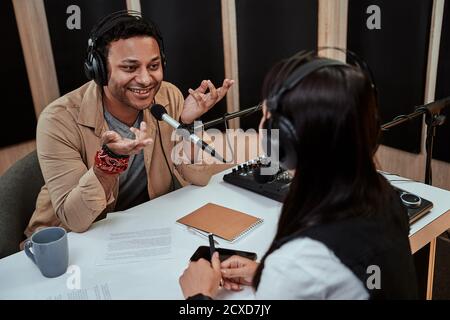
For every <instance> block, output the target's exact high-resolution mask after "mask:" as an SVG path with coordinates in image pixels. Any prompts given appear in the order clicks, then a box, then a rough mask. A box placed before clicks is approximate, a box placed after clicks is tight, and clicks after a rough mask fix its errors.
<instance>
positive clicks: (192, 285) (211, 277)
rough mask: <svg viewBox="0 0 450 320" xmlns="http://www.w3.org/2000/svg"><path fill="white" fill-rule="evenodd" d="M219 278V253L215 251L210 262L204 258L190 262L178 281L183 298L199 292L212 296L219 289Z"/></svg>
mask: <svg viewBox="0 0 450 320" xmlns="http://www.w3.org/2000/svg"><path fill="white" fill-rule="evenodd" d="M221 279H222V275H221V273H220V260H219V253H218V252H217V251H216V252H214V254H213V256H212V259H211V263H209V261H206V260H205V259H199V260H198V261H192V262H190V263H189V266H188V267H187V269H186V270H184V272H183V274H182V275H181V277H180V279H179V282H180V286H181V290H182V291H183V295H184V297H185V298H188V297H192V296H195V295H196V294H199V293H201V294H203V295H205V296H208V297H210V298H214V297H215V296H216V294H217V291H218V290H219V285H220V280H221Z"/></svg>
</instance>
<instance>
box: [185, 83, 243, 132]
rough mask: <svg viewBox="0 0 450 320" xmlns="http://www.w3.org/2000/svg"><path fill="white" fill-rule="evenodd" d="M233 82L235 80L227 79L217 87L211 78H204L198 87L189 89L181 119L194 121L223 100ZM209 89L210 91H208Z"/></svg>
mask: <svg viewBox="0 0 450 320" xmlns="http://www.w3.org/2000/svg"><path fill="white" fill-rule="evenodd" d="M233 83H234V80H229V79H225V80H223V84H222V86H221V87H220V88H218V89H216V87H215V86H214V85H213V83H212V82H211V80H203V81H202V83H201V84H200V86H199V87H198V88H197V89H195V90H192V89H189V96H188V97H187V98H186V99H185V100H184V106H183V111H182V113H181V117H180V118H181V121H182V122H183V123H185V124H190V123H192V122H194V121H195V120H196V119H198V118H199V117H200V116H201V115H202V114H204V113H205V112H206V111H208V110H209V109H211V108H212V107H213V106H214V105H215V104H216V103H217V102H219V101H220V100H222V98H223V97H225V95H226V94H227V92H228V89H230V87H231V86H232V85H233ZM208 89H209V92H208V93H206V91H207V90H208Z"/></svg>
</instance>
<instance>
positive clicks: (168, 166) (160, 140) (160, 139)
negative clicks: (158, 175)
mask: <svg viewBox="0 0 450 320" xmlns="http://www.w3.org/2000/svg"><path fill="white" fill-rule="evenodd" d="M156 125H157V126H158V136H159V143H160V144H161V149H162V152H163V155H164V160H166V164H167V169H169V173H170V178H171V180H172V182H171V183H172V188H171V189H172V191H175V180H174V177H173V173H172V170H170V165H169V161H168V160H167V157H166V152H165V151H164V146H163V143H162V138H161V128H160V127H159V121H156ZM174 143H175V142H174Z"/></svg>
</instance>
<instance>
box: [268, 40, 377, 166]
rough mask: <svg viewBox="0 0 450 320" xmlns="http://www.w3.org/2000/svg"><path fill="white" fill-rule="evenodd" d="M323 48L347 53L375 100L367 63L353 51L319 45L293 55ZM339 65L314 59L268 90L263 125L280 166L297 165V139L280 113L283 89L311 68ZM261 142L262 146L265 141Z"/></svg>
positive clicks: (314, 53)
mask: <svg viewBox="0 0 450 320" xmlns="http://www.w3.org/2000/svg"><path fill="white" fill-rule="evenodd" d="M324 49H334V50H338V51H341V52H344V53H345V54H346V56H347V59H348V58H350V59H351V60H352V61H351V62H349V64H350V65H354V66H356V67H358V68H359V69H361V70H362V71H363V73H364V74H365V75H366V76H367V77H368V79H369V81H370V83H371V86H372V89H373V90H374V94H375V99H377V89H376V86H375V83H374V81H373V77H372V72H371V70H370V69H369V67H368V66H367V64H366V63H365V62H364V61H363V60H362V59H360V58H359V57H358V56H357V55H356V54H355V53H353V52H351V51H349V50H346V49H342V48H337V47H321V48H318V49H317V50H313V51H309V52H300V53H298V54H296V55H295V57H299V58H300V59H304V60H306V59H307V58H308V57H313V56H317V53H318V52H319V51H320V50H324ZM342 65H346V63H344V62H341V61H338V60H333V59H327V58H320V59H315V60H312V61H309V62H306V63H304V64H301V65H300V66H299V67H298V68H297V69H296V70H294V71H293V72H292V73H291V75H290V76H289V77H288V78H287V79H286V80H285V81H284V84H283V85H282V86H281V87H279V88H277V89H275V90H274V92H272V93H271V94H270V95H269V97H268V98H267V100H266V105H267V108H268V111H269V112H270V113H271V117H270V118H268V119H267V120H266V128H267V129H268V132H267V134H268V139H269V140H270V152H273V151H274V150H278V155H276V156H278V158H279V162H280V164H281V166H282V167H283V168H284V169H288V170H292V169H295V168H296V167H297V159H298V156H297V151H296V146H297V142H298V141H297V134H296V130H295V127H294V125H293V124H292V122H291V121H290V120H289V119H288V118H287V117H286V116H284V115H283V113H282V108H281V107H280V101H281V99H282V97H283V95H284V94H286V92H289V91H290V90H291V89H292V88H294V87H295V86H296V85H298V84H299V83H300V81H302V80H303V79H304V78H305V77H307V76H308V75H309V74H311V73H313V72H314V71H316V70H319V69H321V68H323V67H329V66H342ZM376 103H377V104H378V101H376ZM272 129H279V136H278V139H277V138H274V137H273V135H272V133H271V130H272ZM263 145H264V146H265V144H263ZM272 158H273V157H272Z"/></svg>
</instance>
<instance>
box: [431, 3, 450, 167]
mask: <svg viewBox="0 0 450 320" xmlns="http://www.w3.org/2000/svg"><path fill="white" fill-rule="evenodd" d="M449 2H450V1H448V0H447V1H446V2H445V7H444V20H443V21H442V31H441V43H440V48H439V64H438V73H437V79H436V100H437V99H442V98H445V97H448V96H450V3H449ZM443 114H444V115H445V116H446V117H447V119H446V121H445V124H444V125H443V126H440V127H438V128H437V129H436V138H435V145H434V150H433V151H434V153H433V154H434V158H436V159H439V160H443V161H447V162H450V106H448V107H447V108H446V109H445V110H444V111H443Z"/></svg>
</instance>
